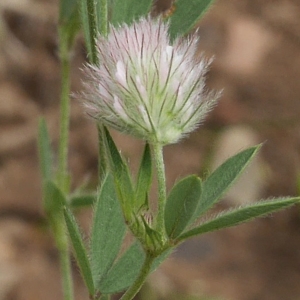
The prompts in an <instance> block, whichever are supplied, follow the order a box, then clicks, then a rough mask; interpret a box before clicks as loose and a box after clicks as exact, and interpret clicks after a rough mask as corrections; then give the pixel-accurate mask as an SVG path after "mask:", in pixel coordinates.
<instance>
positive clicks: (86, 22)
mask: <svg viewBox="0 0 300 300" xmlns="http://www.w3.org/2000/svg"><path fill="white" fill-rule="evenodd" d="M98 6H99V5H97V7H98ZM97 7H96V3H95V1H94V0H80V9H79V13H80V19H81V23H82V28H83V33H84V39H85V45H86V48H87V53H88V57H89V62H90V63H92V64H98V58H97V56H96V38H97V35H98V32H97V29H98V24H97Z"/></svg>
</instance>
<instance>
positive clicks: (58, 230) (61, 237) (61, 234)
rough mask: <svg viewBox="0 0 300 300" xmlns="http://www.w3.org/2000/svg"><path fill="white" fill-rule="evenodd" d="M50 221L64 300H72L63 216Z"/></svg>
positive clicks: (69, 262) (68, 254) (67, 247)
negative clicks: (56, 249)
mask: <svg viewBox="0 0 300 300" xmlns="http://www.w3.org/2000/svg"><path fill="white" fill-rule="evenodd" d="M52 221H53V224H52V228H53V233H54V238H55V241H56V246H57V248H58V250H59V257H60V269H61V273H62V285H63V293H64V300H73V299H74V294H73V278H72V270H71V261H70V253H69V241H68V236H67V234H66V228H65V223H64V219H63V215H62V214H59V215H56V216H54V219H52Z"/></svg>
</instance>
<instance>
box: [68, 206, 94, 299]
mask: <svg viewBox="0 0 300 300" xmlns="http://www.w3.org/2000/svg"><path fill="white" fill-rule="evenodd" d="M64 216H65V221H66V225H67V228H68V232H69V235H70V239H71V242H72V245H73V248H74V251H75V256H76V260H77V263H78V266H79V268H80V271H81V274H82V277H83V280H84V282H85V285H86V286H87V288H88V291H89V294H90V295H94V294H95V288H94V281H93V276H92V271H91V266H90V262H89V259H88V256H87V252H86V248H85V245H84V243H83V239H82V235H81V233H80V230H79V227H78V225H77V222H76V220H75V218H74V216H73V214H72V213H71V211H70V210H69V209H67V208H65V209H64Z"/></svg>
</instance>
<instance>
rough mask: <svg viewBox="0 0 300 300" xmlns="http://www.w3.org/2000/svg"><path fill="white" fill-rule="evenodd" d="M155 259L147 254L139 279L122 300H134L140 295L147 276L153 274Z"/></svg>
mask: <svg viewBox="0 0 300 300" xmlns="http://www.w3.org/2000/svg"><path fill="white" fill-rule="evenodd" d="M153 260H154V257H153V256H152V255H150V254H147V256H146V259H145V261H144V264H143V266H142V269H141V271H140V274H139V275H138V277H137V279H136V280H135V282H134V283H133V285H132V286H131V287H130V288H129V289H128V290H127V291H126V293H125V294H124V295H123V296H122V297H121V299H120V300H132V299H133V298H134V296H135V295H136V294H137V293H138V291H139V290H140V289H141V287H142V285H143V284H144V282H145V280H146V278H147V276H148V275H149V273H150V272H151V266H152V262H153Z"/></svg>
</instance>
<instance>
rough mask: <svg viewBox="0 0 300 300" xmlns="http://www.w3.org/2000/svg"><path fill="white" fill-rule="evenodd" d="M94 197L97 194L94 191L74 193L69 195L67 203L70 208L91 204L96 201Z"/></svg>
mask: <svg viewBox="0 0 300 300" xmlns="http://www.w3.org/2000/svg"><path fill="white" fill-rule="evenodd" d="M96 199H97V195H96V194H95V193H91V194H75V195H71V196H70V199H69V205H70V207H72V208H78V207H83V206H91V205H93V204H94V203H95V202H96Z"/></svg>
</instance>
